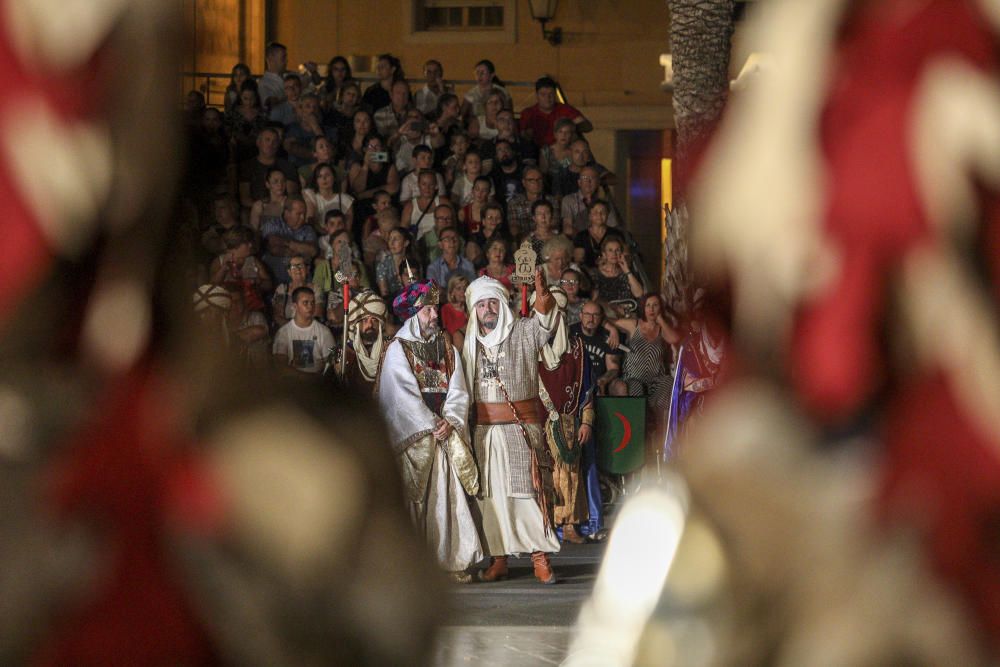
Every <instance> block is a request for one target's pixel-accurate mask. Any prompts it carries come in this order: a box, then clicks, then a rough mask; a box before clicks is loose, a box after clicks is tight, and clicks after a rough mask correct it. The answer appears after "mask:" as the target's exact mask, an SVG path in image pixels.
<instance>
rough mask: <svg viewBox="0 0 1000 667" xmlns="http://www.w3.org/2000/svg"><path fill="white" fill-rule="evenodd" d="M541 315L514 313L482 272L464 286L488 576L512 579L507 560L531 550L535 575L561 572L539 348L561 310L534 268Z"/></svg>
mask: <svg viewBox="0 0 1000 667" xmlns="http://www.w3.org/2000/svg"><path fill="white" fill-rule="evenodd" d="M535 293H536V294H537V295H538V298H537V299H536V301H535V306H534V308H535V311H536V312H537V313H538V317H525V318H521V319H517V320H515V319H514V314H513V313H512V312H511V310H510V307H509V306H508V305H507V298H508V295H507V289H506V288H505V287H504V286H503V285H502V284H501V283H500V282H498V281H496V280H494V279H492V278H489V277H487V276H483V277H481V278H478V279H477V280H475V281H473V282H472V283H471V284H470V285H469V288H468V290H467V291H466V301H467V304H468V310H469V323H468V329H467V332H468V333H467V335H466V338H465V345H464V347H463V351H462V357H463V361H464V362H465V375H466V382H467V383H468V385H469V388H470V390H469V393H470V394H472V396H473V397H474V400H475V405H476V432H475V445H476V459H477V460H478V461H479V466H480V479H481V481H482V498H481V500H480V501H479V509H480V514H481V516H482V533H481V534H482V536H483V539H484V540H485V546H486V549H487V550H488V551H489V554H490V566H489V567H488V568H487V569H486V570H484V571H482V572H480V574H479V577H480V579H482V580H483V581H497V580H498V579H503V578H506V577H507V558H508V556H510V555H513V554H521V553H530V554H531V560H532V563H533V564H534V569H535V576H536V577H537V578H538V580H539V581H541V582H542V583H546V584H551V583H555V580H556V577H555V574H554V573H553V572H552V567H551V565H550V563H549V556H548V553H550V552H556V551H559V541H558V540H557V539H556V535H555V531H554V530H553V529H552V528H553V519H552V465H553V464H552V457H551V455H550V454H549V450H548V447H547V446H546V444H545V437H544V435H543V432H542V424H543V423H544V422H545V419H546V418H547V411H546V410H545V408H544V406H543V405H542V403H541V401H539V399H538V354H539V352H540V351H541V349H542V347H543V346H544V345H545V343H546V342H547V341H548V339H549V335H550V334H551V333H552V331H553V330H554V329H555V327H556V324H557V323H558V321H559V319H560V316H559V311H558V310H557V309H555V308H553V307H552V306H553V299H552V295H551V294H550V293H549V291H548V289H547V288H546V286H545V281H544V278H543V277H542V273H541V270H536V272H535Z"/></svg>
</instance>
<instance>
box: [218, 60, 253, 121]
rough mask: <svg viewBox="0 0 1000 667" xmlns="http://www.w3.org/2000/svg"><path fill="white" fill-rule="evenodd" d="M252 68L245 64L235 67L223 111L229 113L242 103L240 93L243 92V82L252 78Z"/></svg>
mask: <svg viewBox="0 0 1000 667" xmlns="http://www.w3.org/2000/svg"><path fill="white" fill-rule="evenodd" d="M251 76H252V75H251V73H250V67H249V66H247V65H246V64H245V63H236V64H235V65H233V69H232V72H231V76H230V78H229V85H228V86H226V94H225V97H224V98H223V110H224V111H225V112H226V113H229V112H230V111H231V110H232V109H234V108H235V107H236V106H237V105H238V104H239V103H240V92H241V91H242V90H243V82H244V81H247V80H249V79H250V78H251Z"/></svg>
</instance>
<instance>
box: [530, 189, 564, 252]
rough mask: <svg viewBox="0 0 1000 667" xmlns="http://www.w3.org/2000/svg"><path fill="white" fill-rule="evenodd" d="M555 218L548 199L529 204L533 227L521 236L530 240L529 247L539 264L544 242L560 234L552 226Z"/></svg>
mask: <svg viewBox="0 0 1000 667" xmlns="http://www.w3.org/2000/svg"><path fill="white" fill-rule="evenodd" d="M554 220H555V208H553V206H552V202H550V201H549V200H548V199H537V200H535V201H534V202H533V203H532V204H531V221H532V223H533V225H534V229H532V230H531V232H529V233H528V234H525V235H524V236H523V237H522V240H528V241H531V249H532V250H534V251H535V262H536V263H537V264H541V263H542V262H543V261H544V260H543V259H542V257H543V255H544V252H543V251H544V248H545V244H546V243H547V242H548V241H549V239H552V238H554V237H556V236H561V234H560V232H559V231H558V230H555V229H553V228H552V224H553V221H554Z"/></svg>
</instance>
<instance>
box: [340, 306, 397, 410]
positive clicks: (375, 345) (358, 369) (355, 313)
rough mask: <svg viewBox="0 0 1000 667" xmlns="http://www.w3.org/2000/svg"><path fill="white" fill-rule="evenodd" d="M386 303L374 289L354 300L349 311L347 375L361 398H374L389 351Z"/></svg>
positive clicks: (345, 355) (345, 370)
mask: <svg viewBox="0 0 1000 667" xmlns="http://www.w3.org/2000/svg"><path fill="white" fill-rule="evenodd" d="M386 310H387V309H386V305H385V301H383V300H382V298H381V297H380V296H379V295H378V294H376V293H375V292H373V291H371V290H364V291H362V292H359V293H358V294H357V295H355V296H354V298H352V299H351V302H350V305H349V307H348V311H347V326H348V330H347V335H348V341H347V349H346V350H345V351H344V361H343V362H342V363H344V364H346V367H345V368H344V369H343V374H342V375H340V374H339V376H340V377H343V378H344V381H345V383H346V384H347V386H348V387H349V388H350V389H351V390H352V391H354V392H357V393H358V395H369V396H370V395H372V393H374V391H375V388H376V386H377V382H378V374H379V368H381V366H382V359H383V356H384V354H385V349H386V336H385V314H386Z"/></svg>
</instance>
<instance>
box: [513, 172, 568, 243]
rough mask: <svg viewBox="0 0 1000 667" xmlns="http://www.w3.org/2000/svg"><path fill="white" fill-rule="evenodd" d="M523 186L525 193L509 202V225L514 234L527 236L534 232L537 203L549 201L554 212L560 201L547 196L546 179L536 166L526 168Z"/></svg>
mask: <svg viewBox="0 0 1000 667" xmlns="http://www.w3.org/2000/svg"><path fill="white" fill-rule="evenodd" d="M521 185H522V186H523V188H524V190H523V192H519V193H517V194H515V195H514V196H513V197H511V198H510V200H508V201H507V225H508V227H510V230H511V233H514V234H527V233H529V232H531V231H533V229H534V224H533V222H532V218H533V217H534V211H533V206H534V204H535V202H536V201H539V200H544V201H547V202H549V203H550V204H551V205H552V210H553V211H558V210H559V201H558V200H557V199H556V198H555V197H552V196H550V195H547V194H545V177H544V176H543V175H542V170H541V169H539V168H538V167H536V166H534V165H532V166H530V167H525V169H524V172H523V173H522V176H521Z"/></svg>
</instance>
